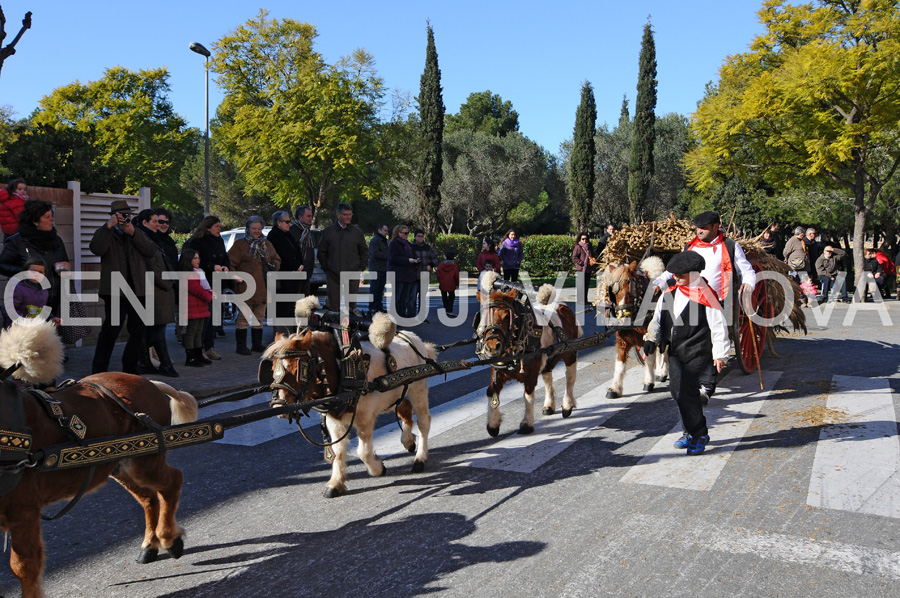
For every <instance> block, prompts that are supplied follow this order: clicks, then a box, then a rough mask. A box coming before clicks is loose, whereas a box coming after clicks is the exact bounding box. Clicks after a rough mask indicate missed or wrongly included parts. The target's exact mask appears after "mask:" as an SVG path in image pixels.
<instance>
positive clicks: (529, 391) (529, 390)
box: [519, 375, 537, 434]
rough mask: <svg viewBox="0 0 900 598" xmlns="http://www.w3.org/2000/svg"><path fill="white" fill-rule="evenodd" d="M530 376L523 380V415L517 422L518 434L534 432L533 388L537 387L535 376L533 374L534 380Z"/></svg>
mask: <svg viewBox="0 0 900 598" xmlns="http://www.w3.org/2000/svg"><path fill="white" fill-rule="evenodd" d="M531 377H532V376H531V375H530V376H529V377H528V378H529V379H528V380H526V381H525V397H524V398H525V415H524V416H522V421H521V423H519V434H531V433H532V432H534V389H535V388H536V387H537V376H534V380H532V379H531Z"/></svg>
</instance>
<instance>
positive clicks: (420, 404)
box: [409, 380, 431, 473]
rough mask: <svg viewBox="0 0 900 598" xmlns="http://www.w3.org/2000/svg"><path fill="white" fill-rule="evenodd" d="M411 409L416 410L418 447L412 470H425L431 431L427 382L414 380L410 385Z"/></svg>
mask: <svg viewBox="0 0 900 598" xmlns="http://www.w3.org/2000/svg"><path fill="white" fill-rule="evenodd" d="M409 395H410V397H411V401H412V406H413V409H414V410H415V412H416V426H418V428H419V448H418V450H417V451H416V458H415V460H414V461H413V467H412V472H413V473H422V472H423V471H425V463H426V462H427V461H428V434H429V433H430V431H431V411H430V410H429V409H428V383H427V382H426V381H424V380H423V381H421V382H416V383H415V384H413V385H412V386H410V393H409Z"/></svg>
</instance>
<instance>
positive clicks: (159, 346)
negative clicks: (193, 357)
mask: <svg viewBox="0 0 900 598" xmlns="http://www.w3.org/2000/svg"><path fill="white" fill-rule="evenodd" d="M153 348H154V349H156V355H157V357H159V373H160V374H162V375H163V376H168V377H170V378H177V377H178V372H176V371H175V366H174V365H173V364H172V358H171V357H169V347H168V346H166V341H165V340H161V341H159V342H158V343H156V344H155V345H153Z"/></svg>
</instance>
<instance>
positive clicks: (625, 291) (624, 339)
mask: <svg viewBox="0 0 900 598" xmlns="http://www.w3.org/2000/svg"><path fill="white" fill-rule="evenodd" d="M665 269H666V268H665V266H664V265H663V262H662V260H661V259H660V258H658V257H656V256H651V257H648V258H646V259H644V260H643V261H642V262H641V265H640V268H638V263H637V262H636V261H634V262H631V263H630V264H623V265H621V266H617V265H615V264H610V265H609V266H608V267H607V269H606V270H605V271H604V272H603V274H602V275H601V276H599V277H598V278H597V297H598V298H599V299H598V301H599V304H598V306H600V307H606V309H607V314H608V316H610V317H614V318H632V319H633V318H636V317H637V316H638V315H639V311H640V307H641V301H642V299H643V297H644V292H643V287H644V282H645V281H646V282H651V283H652V281H653V280H655V279H656V278H657V277H659V276H661V275H662V273H663V272H664V271H665ZM641 278H644V279H645V281H641V280H640V279H641ZM650 315H652V314H650ZM646 333H647V329H646V328H634V329H632V330H620V331H619V332H616V368H615V372H614V374H613V381H612V383H611V384H610V385H609V390H607V391H606V398H608V399H617V398H619V397H621V396H622V385H623V384H624V381H625V364H626V362H627V361H628V352H629V351H631V350H632V349H634V350H635V351H639V350H640V349H641V348H642V347H643V346H644V335H645V334H646ZM668 373H669V372H668V362H667V361H666V358H665V356H661V355H660V354H659V351H657V352H654V353H652V354H650V355H647V356H645V357H644V392H650V391H651V390H653V388H654V385H655V382H656V381H659V382H664V381H665V380H666V379H667V378H668Z"/></svg>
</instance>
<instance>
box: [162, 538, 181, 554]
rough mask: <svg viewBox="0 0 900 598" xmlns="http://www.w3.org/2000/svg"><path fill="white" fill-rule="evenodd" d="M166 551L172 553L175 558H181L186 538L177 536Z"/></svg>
mask: <svg viewBox="0 0 900 598" xmlns="http://www.w3.org/2000/svg"><path fill="white" fill-rule="evenodd" d="M166 552H168V553H169V554H170V555H172V558H173V559H180V558H181V555H183V554H184V540H183V539H182V538H181V536H179V537H177V538H175V541H174V542H172V545H171V546H169V547H168V548H166Z"/></svg>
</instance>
